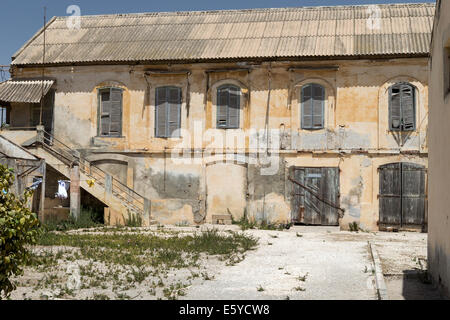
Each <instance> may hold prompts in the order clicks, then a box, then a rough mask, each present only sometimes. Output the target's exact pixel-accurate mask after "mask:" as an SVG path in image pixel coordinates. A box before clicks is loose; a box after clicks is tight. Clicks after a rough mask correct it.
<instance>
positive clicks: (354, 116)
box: [14, 58, 428, 229]
mask: <svg viewBox="0 0 450 320" xmlns="http://www.w3.org/2000/svg"><path fill="white" fill-rule="evenodd" d="M243 66H247V67H250V66H251V69H252V70H251V72H247V71H245V70H244V71H242V70H237V69H239V68H242V67H243ZM330 66H338V68H334V67H330ZM290 67H297V68H299V67H303V68H300V69H296V70H295V71H288V69H289V68H290ZM171 68H172V70H190V71H191V74H190V76H189V77H187V75H186V74H182V73H181V74H178V75H151V76H148V77H147V78H146V77H145V76H144V71H145V70H148V69H167V65H161V66H74V67H55V68H46V75H47V76H50V77H53V78H55V79H56V96H55V126H54V127H55V129H54V133H55V135H56V136H57V137H58V139H60V140H62V141H64V142H65V143H67V144H69V145H71V146H72V147H74V148H77V149H79V150H80V151H81V152H82V154H84V155H85V156H86V157H88V158H90V160H92V161H98V162H99V163H102V165H103V166H104V169H105V170H106V171H110V172H112V171H114V174H115V175H117V176H118V178H119V179H121V180H122V182H124V183H125V182H126V183H127V185H128V186H130V187H133V188H134V189H135V190H136V191H137V192H139V193H141V194H142V195H143V196H145V197H147V198H149V199H151V200H152V216H153V217H156V218H157V219H158V220H161V221H164V222H165V223H200V222H204V221H206V222H210V221H211V220H212V216H213V215H214V214H228V213H231V214H232V215H233V218H235V219H239V218H240V217H241V216H242V215H243V214H244V213H245V212H247V214H248V215H249V217H251V218H254V219H255V220H261V219H265V220H269V221H272V222H276V221H278V222H289V221H290V206H291V204H290V203H291V202H290V194H289V188H290V186H289V183H287V173H288V170H289V168H290V167H292V166H313V167H321V166H333V167H340V168H341V170H342V171H341V177H340V181H341V204H342V206H343V207H344V208H346V209H347V210H346V214H345V216H344V218H343V219H342V221H341V225H342V226H343V227H346V226H348V222H351V221H356V222H360V223H361V226H362V227H364V228H367V229H377V224H376V222H377V220H378V200H377V194H378V173H377V168H378V166H379V165H382V164H385V163H390V162H397V161H408V162H415V163H420V164H423V165H425V166H427V153H428V145H427V128H428V116H427V114H428V78H427V72H428V65H427V60H426V59H425V58H410V59H392V60H355V61H351V60H345V61H344V60H343V61H317V62H315V61H311V62H295V63H294V62H271V63H261V64H256V65H255V64H253V65H251V64H245V63H244V64H242V63H240V64H234V63H222V64H218V63H216V64H195V65H176V66H172V67H171ZM224 68H235V69H236V70H234V71H226V72H212V73H209V72H208V73H207V72H205V71H206V70H211V69H224ZM39 73H40V70H39V69H33V68H27V69H16V70H14V77H28V76H30V77H31V76H36V75H39ZM399 81H408V82H410V83H411V84H413V85H414V86H415V88H416V95H417V104H416V106H417V108H416V119H417V121H416V126H417V130H416V131H415V132H412V133H408V134H398V133H395V132H391V131H389V129H388V93H387V89H388V88H389V86H390V85H392V84H394V83H396V82H399ZM310 82H314V83H319V84H321V85H323V86H324V87H325V90H326V94H325V95H326V101H325V128H324V129H322V130H315V131H310V130H302V129H301V124H300V112H301V108H300V90H301V87H302V86H303V85H305V84H307V83H310ZM225 83H231V84H235V85H237V86H239V87H240V88H241V112H240V120H241V128H242V130H222V129H216V120H215V119H216V118H215V115H216V97H215V95H216V94H215V93H216V90H217V88H218V87H219V86H220V85H222V84H225ZM165 85H173V86H179V87H181V88H182V92H183V104H182V112H181V128H182V129H183V130H185V131H184V132H182V137H183V138H184V139H180V138H170V139H161V138H156V137H155V129H154V123H155V94H154V92H155V88H156V87H158V86H165ZM105 86H116V87H120V88H123V90H124V94H123V126H122V127H123V132H122V136H121V137H119V138H105V137H98V136H97V122H98V101H97V90H98V89H99V88H102V87H105ZM187 88H189V92H187ZM207 88H209V90H207ZM269 88H270V90H269ZM269 93H270V104H269V106H268V105H267V102H268V100H269ZM188 101H189V103H188ZM266 115H268V118H267V116H266ZM265 129H268V130H279V132H278V133H279V134H280V136H281V138H278V137H275V138H273V137H272V138H270V139H269V141H270V148H269V149H276V151H277V152H281V153H280V155H279V156H277V157H275V158H273V161H274V162H273V163H270V164H269V165H274V166H275V167H276V168H277V170H276V171H275V172H272V173H271V174H270V175H265V174H263V173H262V172H261V169H263V168H264V167H265V165H264V164H262V163H261V161H259V162H256V163H250V162H251V161H243V162H242V161H240V160H239V159H237V158H239V157H238V156H236V155H233V154H234V153H236V152H237V153H240V155H241V156H249V154H251V153H252V150H253V151H254V147H255V141H258V143H259V144H260V145H259V146H261V142H264V140H265V137H264V135H263V134H261V132H259V133H258V130H262V133H264V130H265ZM230 133H232V134H230ZM225 134H227V136H225ZM233 135H234V136H233ZM240 135H242V136H245V138H244V139H238V137H239V136H240ZM222 140H223V141H224V143H223V144H222V142H221V141H222ZM234 141H238V143H237V144H234V143H231V142H234ZM222 147H224V148H222ZM194 149H195V150H194ZM217 149H220V150H219V151H218V150H217ZM280 149H281V151H280ZM224 150H225V151H224ZM194 151H195V152H194ZM224 153H225V154H226V156H230V157H231V160H230V159H229V161H228V162H227V163H225V164H224V163H222V161H221V160H222V158H223V156H224ZM182 160H189V161H182ZM247 160H249V158H248V159H247ZM118 161H119V163H120V167H119V166H114V164H117V163H118ZM116 171H117V172H116Z"/></svg>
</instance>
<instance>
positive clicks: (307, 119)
mask: <svg viewBox="0 0 450 320" xmlns="http://www.w3.org/2000/svg"><path fill="white" fill-rule="evenodd" d="M312 124H313V98H312V85H306V86H304V87H303V88H302V129H311V128H312Z"/></svg>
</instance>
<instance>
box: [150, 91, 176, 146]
mask: <svg viewBox="0 0 450 320" xmlns="http://www.w3.org/2000/svg"><path fill="white" fill-rule="evenodd" d="M181 101H182V98H181V89H180V88H177V87H159V88H156V104H155V105H156V110H155V112H156V115H155V119H156V121H155V135H156V137H159V138H170V137H172V135H173V134H174V132H175V131H176V130H178V129H180V128H181Z"/></svg>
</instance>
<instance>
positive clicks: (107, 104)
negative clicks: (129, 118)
mask: <svg viewBox="0 0 450 320" xmlns="http://www.w3.org/2000/svg"><path fill="white" fill-rule="evenodd" d="M122 97H123V92H122V89H119V88H105V89H100V90H99V104H100V106H99V134H100V136H105V137H120V136H121V135H122Z"/></svg>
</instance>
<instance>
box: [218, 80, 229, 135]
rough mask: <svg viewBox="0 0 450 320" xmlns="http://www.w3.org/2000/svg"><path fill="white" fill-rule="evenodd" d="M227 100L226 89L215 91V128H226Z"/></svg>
mask: <svg viewBox="0 0 450 320" xmlns="http://www.w3.org/2000/svg"><path fill="white" fill-rule="evenodd" d="M228 98H229V97H228V90H227V89H226V88H219V89H218V90H217V128H226V127H227V116H228V110H227V109H228Z"/></svg>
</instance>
